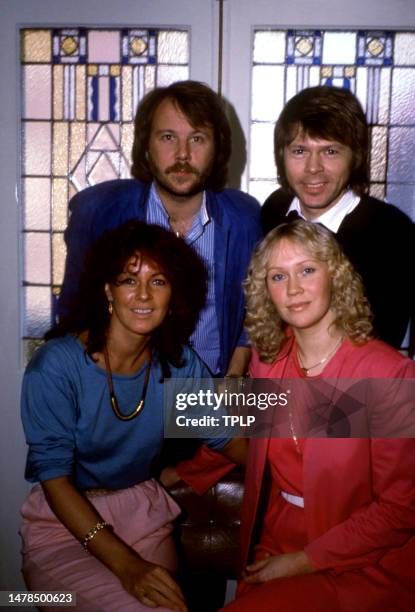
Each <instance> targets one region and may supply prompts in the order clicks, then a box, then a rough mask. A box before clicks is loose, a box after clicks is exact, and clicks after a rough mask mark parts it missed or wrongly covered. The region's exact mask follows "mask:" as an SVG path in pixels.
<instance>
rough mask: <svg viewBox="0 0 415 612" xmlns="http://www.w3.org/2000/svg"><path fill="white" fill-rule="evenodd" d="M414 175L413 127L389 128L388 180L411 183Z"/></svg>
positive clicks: (414, 131)
mask: <svg viewBox="0 0 415 612" xmlns="http://www.w3.org/2000/svg"><path fill="white" fill-rule="evenodd" d="M414 177H415V128H409V127H407V128H400V127H396V128H391V129H390V135H389V169H388V181H393V182H395V183H400V182H402V183H411V182H413V181H414Z"/></svg>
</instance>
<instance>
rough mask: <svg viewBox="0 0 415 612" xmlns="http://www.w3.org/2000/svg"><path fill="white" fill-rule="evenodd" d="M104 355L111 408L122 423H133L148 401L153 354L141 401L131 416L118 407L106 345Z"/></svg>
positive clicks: (147, 370) (148, 366) (147, 369)
mask: <svg viewBox="0 0 415 612" xmlns="http://www.w3.org/2000/svg"><path fill="white" fill-rule="evenodd" d="M146 347H147V344H146V345H145V346H144V348H143V350H142V351H141V353H140V355H141V354H142V353H143V352H144V350H145V349H146ZM103 353H104V359H105V369H106V373H107V382H108V390H109V394H110V399H111V408H112V409H113V411H114V414H115V416H116V417H118V418H119V419H120V420H121V421H131V419H134V418H135V417H136V416H137V415H138V414H140V412H141V411H142V409H143V408H144V402H145V400H146V394H147V387H148V381H149V379H150V370H151V353H150V358H149V360H148V364H147V368H146V377H145V380H144V386H143V390H142V392H141V397H140V401H139V402H138V404H137V405H136V407H135V408H134V410H133V411H132V412H130V414H122V412H121V411H120V407H119V405H118V401H117V397H116V395H115V391H114V385H113V381H112V371H111V366H110V358H109V355H108V348H107V345H106V344H105V345H104V351H103ZM140 355H139V357H140Z"/></svg>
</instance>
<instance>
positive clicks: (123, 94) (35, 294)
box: [21, 28, 189, 346]
mask: <svg viewBox="0 0 415 612" xmlns="http://www.w3.org/2000/svg"><path fill="white" fill-rule="evenodd" d="M21 61H22V195H23V209H24V214H23V243H24V273H23V275H24V276H23V280H24V283H23V284H24V289H23V290H24V312H25V315H24V332H23V333H24V337H25V338H26V340H27V342H26V345H27V346H29V345H30V346H31V345H32V344H33V339H36V338H40V337H41V336H42V335H43V333H44V332H45V330H46V329H48V328H49V326H50V324H51V321H52V317H53V313H54V308H55V306H56V301H57V295H58V293H59V287H60V285H61V283H62V278H63V272H64V264H65V255H66V253H65V244H64V240H63V231H64V229H65V227H66V225H67V220H68V201H69V199H70V198H71V197H72V196H73V195H74V194H75V193H76V192H78V191H79V190H81V189H84V188H85V187H87V186H89V185H94V184H96V183H99V182H101V181H104V180H109V179H114V178H119V177H129V176H130V171H129V168H130V151H131V146H132V140H133V119H134V113H135V109H136V107H137V104H138V103H139V101H140V100H141V98H142V97H143V96H144V95H145V94H146V93H147V92H148V91H150V90H151V89H153V88H154V87H156V86H164V85H168V84H170V83H172V82H174V81H178V80H184V79H187V78H189V34H188V31H187V30H168V29H145V28H134V29H85V28H62V29H24V30H22V31H21ZM29 339H32V341H31V342H29Z"/></svg>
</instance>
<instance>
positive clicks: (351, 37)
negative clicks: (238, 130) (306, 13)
mask: <svg viewBox="0 0 415 612" xmlns="http://www.w3.org/2000/svg"><path fill="white" fill-rule="evenodd" d="M267 80H268V82H267V85H266V86H265V82H266V81H267ZM315 85H332V86H337V87H345V88H348V89H350V90H351V91H353V92H354V93H355V94H356V95H357V97H358V98H359V100H360V102H361V104H362V106H363V109H364V111H365V113H366V116H367V119H368V122H369V124H370V126H371V132H372V140H371V152H370V162H371V163H370V171H371V186H370V193H371V194H373V195H375V196H376V197H379V198H387V200H388V201H390V202H393V203H394V204H396V205H397V206H399V207H400V208H401V209H402V210H404V211H405V212H407V213H408V214H409V215H411V216H412V217H413V218H414V219H415V161H414V160H415V145H414V143H415V97H414V92H415V32H392V31H380V30H377V31H363V30H354V31H353V30H343V31H322V30H280V29H272V28H270V29H266V30H265V29H257V30H256V31H255V32H254V38H253V65H252V99H251V149H250V158H249V164H248V170H249V191H250V193H252V194H253V195H255V196H256V197H258V198H259V199H260V201H264V200H265V198H266V197H267V196H268V195H269V193H271V192H272V191H273V190H274V189H275V188H276V187H277V185H276V183H275V181H274V180H273V177H275V168H274V166H273V162H272V160H273V152H272V144H271V143H272V139H273V130H274V125H275V119H276V118H277V117H278V115H279V113H280V111H281V109H282V107H283V105H284V104H285V103H286V102H287V101H288V100H289V99H290V98H291V97H292V96H294V95H295V94H296V93H298V92H299V91H301V90H302V89H304V88H306V87H312V86H315ZM266 91H267V92H268V95H267V94H266V93H264V92H266ZM269 92H272V93H271V94H270V93H269ZM273 114H274V119H272V115H273ZM270 160H271V163H270Z"/></svg>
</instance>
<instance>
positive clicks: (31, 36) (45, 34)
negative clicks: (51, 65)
mask: <svg viewBox="0 0 415 612" xmlns="http://www.w3.org/2000/svg"><path fill="white" fill-rule="evenodd" d="M22 60H23V61H24V62H31V63H36V62H50V61H51V60H52V36H51V30H23V31H22Z"/></svg>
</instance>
